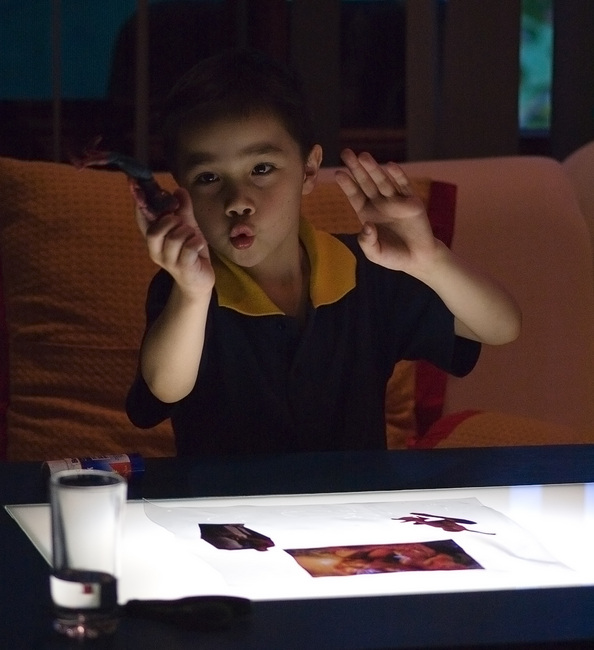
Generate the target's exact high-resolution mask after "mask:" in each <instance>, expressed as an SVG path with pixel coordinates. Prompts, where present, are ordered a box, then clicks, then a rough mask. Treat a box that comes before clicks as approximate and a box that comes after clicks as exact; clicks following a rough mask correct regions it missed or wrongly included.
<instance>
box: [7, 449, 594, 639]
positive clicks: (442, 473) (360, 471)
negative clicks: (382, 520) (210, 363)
mask: <svg viewBox="0 0 594 650" xmlns="http://www.w3.org/2000/svg"><path fill="white" fill-rule="evenodd" d="M584 482H594V445H587V446H555V447H515V448H507V449H506V448H497V449H472V450H449V449H440V450H422V451H421V450H415V451H391V452H352V453H351V452H345V453H326V454H324V453H319V454H294V455H286V456H269V457H268V456H266V457H257V458H242V459H217V460H212V459H211V460H204V459H202V460H199V459H191V458H183V459H173V458H163V459H147V460H146V471H145V473H144V476H143V477H142V479H140V480H136V481H132V482H131V483H130V486H129V497H130V498H142V497H146V498H182V497H200V496H231V495H255V494H299V493H318V492H342V491H344V492H352V491H375V490H400V489H422V488H443V487H480V486H489V485H529V484H540V483H545V484H546V483H584ZM38 502H47V491H46V486H45V483H44V481H43V479H42V474H41V464H40V463H0V503H1V504H3V505H4V504H10V503H13V504H14V503H38ZM592 547H593V548H594V540H593V543H592ZM498 644H501V647H506V648H509V647H511V646H512V645H514V646H515V647H517V648H520V647H521V648H532V647H539V648H547V649H551V650H552V649H553V648H580V649H581V648H590V647H594V587H576V588H573V587H572V588H556V589H530V590H517V591H492V592H480V593H456V594H429V595H403V596H381V597H380V596H378V597H359V598H344V599H342V598H336V599H334V598H329V599H320V600H298V601H278V602H255V603H253V608H252V615H251V616H250V617H249V619H248V620H245V621H241V622H238V623H237V624H235V625H232V626H231V627H230V628H228V629H225V630H217V631H209V632H204V631H188V630H184V629H181V628H179V627H175V626H172V625H168V624H164V623H157V622H151V621H143V620H135V619H128V618H125V619H123V621H122V623H121V625H120V628H119V630H118V632H117V633H116V635H115V636H114V637H112V638H110V639H108V640H104V641H101V642H94V643H88V644H86V645H89V646H92V647H95V648H103V647H105V648H112V649H113V650H120V649H126V650H134V649H136V648H143V649H144V648H148V649H151V648H166V649H167V650H177V649H178V648H179V649H180V650H181V649H186V648H217V649H225V648H254V649H256V648H257V649H259V650H260V649H262V650H265V649H267V648H270V649H275V650H279V649H280V650H284V649H287V650H290V649H292V648H295V649H297V648H298V649H302V648H303V649H305V648H324V649H326V648H378V649H379V648H413V647H425V648H438V647H441V648H444V647H462V646H469V647H475V648H476V647H485V648H486V647H496V646H497V645H498ZM69 647H71V643H70V642H68V641H66V640H63V639H60V638H57V637H56V636H54V635H53V633H52V632H51V608H50V598H49V588H48V567H47V565H46V564H45V562H44V560H43V559H42V557H41V555H40V554H39V553H38V552H37V551H36V550H35V549H34V547H33V545H32V544H31V542H30V541H29V540H28V539H27V538H26V536H25V535H24V533H23V532H22V531H21V530H20V528H19V527H18V525H17V524H16V523H15V522H14V521H13V520H12V519H11V518H10V516H9V515H8V514H7V513H6V511H5V510H4V509H3V508H2V510H1V511H0V648H1V649H2V650H4V649H6V650H18V649H19V648H24V649H25V648H26V649H29V648H32V649H37V648H39V649H50V648H69Z"/></svg>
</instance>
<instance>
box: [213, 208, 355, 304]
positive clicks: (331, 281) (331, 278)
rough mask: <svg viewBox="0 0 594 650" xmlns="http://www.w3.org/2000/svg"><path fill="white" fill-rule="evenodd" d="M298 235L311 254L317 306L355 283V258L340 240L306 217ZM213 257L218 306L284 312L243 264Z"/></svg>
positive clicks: (313, 296) (312, 290)
mask: <svg viewBox="0 0 594 650" xmlns="http://www.w3.org/2000/svg"><path fill="white" fill-rule="evenodd" d="M299 239H300V240H301V242H302V243H303V246H304V247H305V250H306V252H307V255H308V257H309V263H310V267H311V275H310V281H309V296H310V300H311V302H312V305H313V306H314V307H319V306H320V305H328V304H331V303H333V302H336V301H337V300H340V298H342V297H343V296H344V295H345V294H347V293H348V292H349V291H351V289H353V288H354V287H355V268H356V259H355V256H354V255H353V253H351V251H350V250H349V249H348V248H347V247H346V246H345V245H344V244H343V243H342V242H341V241H339V240H338V239H336V237H333V236H332V235H330V234H328V233H326V232H322V231H320V230H315V229H314V227H313V226H312V225H311V224H310V223H309V222H308V221H307V220H306V219H303V218H302V219H301V221H300V223H299ZM211 260H212V265H213V268H214V271H215V278H216V279H215V289H216V292H217V297H218V303H219V306H221V307H228V308H229V309H234V310H235V311H238V312H240V313H241V314H246V315H248V316H270V315H273V314H281V315H282V314H283V313H284V312H283V311H282V310H281V309H279V308H278V307H277V306H276V305H275V304H274V303H273V302H272V300H270V298H269V297H268V296H267V295H266V294H265V293H264V291H262V289H261V288H260V287H259V285H258V284H256V282H254V280H252V278H251V277H250V276H249V275H248V274H247V273H246V272H245V270H244V269H243V268H241V267H240V266H238V265H237V264H234V263H233V262H231V261H229V260H228V259H226V258H224V257H218V256H217V255H216V254H214V253H213V252H211Z"/></svg>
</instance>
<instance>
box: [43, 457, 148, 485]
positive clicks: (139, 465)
mask: <svg viewBox="0 0 594 650" xmlns="http://www.w3.org/2000/svg"><path fill="white" fill-rule="evenodd" d="M44 469H46V470H47V471H49V473H50V474H55V473H56V472H61V471H62V470H65V469H102V470H105V471H107V472H117V473H118V474H120V476H123V477H124V478H126V479H127V478H132V477H134V476H138V475H140V474H142V473H143V472H144V459H143V458H142V456H141V455H140V454H136V453H132V454H113V455H109V456H94V457H92V458H90V457H89V458H62V459H60V460H48V461H46V462H45V463H44Z"/></svg>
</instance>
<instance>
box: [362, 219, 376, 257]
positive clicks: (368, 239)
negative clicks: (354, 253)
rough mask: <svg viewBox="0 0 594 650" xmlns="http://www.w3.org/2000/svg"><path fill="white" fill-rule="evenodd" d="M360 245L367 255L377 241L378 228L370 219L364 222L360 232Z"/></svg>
mask: <svg viewBox="0 0 594 650" xmlns="http://www.w3.org/2000/svg"><path fill="white" fill-rule="evenodd" d="M358 239H359V246H361V249H362V250H363V252H364V253H365V254H366V255H367V254H368V253H370V252H371V249H372V248H373V247H374V246H375V244H376V243H377V229H376V227H375V225H374V224H372V223H370V222H369V221H367V222H365V223H364V224H363V227H362V228H361V232H360V233H359V238H358Z"/></svg>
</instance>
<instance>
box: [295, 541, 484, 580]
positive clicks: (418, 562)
mask: <svg viewBox="0 0 594 650" xmlns="http://www.w3.org/2000/svg"><path fill="white" fill-rule="evenodd" d="M285 550H286V552H287V553H289V554H290V555H291V556H292V557H293V558H294V559H295V561H296V562H297V563H298V564H299V565H300V566H301V567H302V568H303V569H305V570H306V571H307V572H308V573H309V574H310V575H311V576H313V577H314V578H319V577H329V576H353V575H370V574H374V573H399V572H403V571H460V570H467V569H482V568H483V567H482V566H481V565H480V564H479V563H478V562H477V561H476V560H474V559H473V558H472V557H470V555H468V554H467V553H466V552H465V551H464V550H463V549H462V548H461V547H460V546H458V544H456V542H454V541H453V540H451V539H446V540H439V541H431V542H412V543H402V544H369V545H362V546H326V547H322V548H302V549H285Z"/></svg>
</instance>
